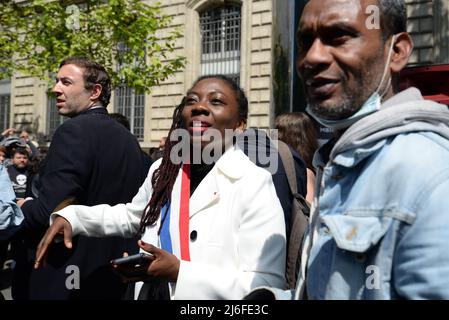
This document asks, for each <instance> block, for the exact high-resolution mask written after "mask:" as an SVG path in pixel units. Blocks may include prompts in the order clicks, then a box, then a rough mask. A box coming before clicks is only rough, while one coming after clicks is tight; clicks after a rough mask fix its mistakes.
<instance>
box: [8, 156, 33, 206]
mask: <svg viewBox="0 0 449 320" xmlns="http://www.w3.org/2000/svg"><path fill="white" fill-rule="evenodd" d="M11 159H12V165H11V166H9V167H8V174H9V178H10V180H11V183H12V186H13V189H14V193H15V194H16V199H17V200H20V199H25V198H26V189H27V182H28V178H29V172H28V168H29V167H28V165H29V156H28V151H27V150H26V149H25V148H17V149H14V151H13V152H12V158H11Z"/></svg>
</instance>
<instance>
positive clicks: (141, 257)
mask: <svg viewBox="0 0 449 320" xmlns="http://www.w3.org/2000/svg"><path fill="white" fill-rule="evenodd" d="M153 260H154V257H153V255H152V254H149V253H142V252H141V253H138V254H134V255H132V256H127V257H123V258H118V259H114V260H112V261H111V264H112V265H117V266H128V267H135V268H136V267H138V266H141V265H146V266H148V265H149V264H150V263H151V262H152V261H153Z"/></svg>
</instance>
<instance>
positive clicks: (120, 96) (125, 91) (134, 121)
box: [114, 85, 145, 141]
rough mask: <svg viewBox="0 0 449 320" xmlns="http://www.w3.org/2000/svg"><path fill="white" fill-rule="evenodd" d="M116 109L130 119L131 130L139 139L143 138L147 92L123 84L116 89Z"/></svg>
mask: <svg viewBox="0 0 449 320" xmlns="http://www.w3.org/2000/svg"><path fill="white" fill-rule="evenodd" d="M114 101H115V111H116V112H118V113H121V114H123V115H124V116H126V117H127V118H128V120H129V125H130V128H131V132H132V133H133V134H134V135H135V136H136V137H137V139H138V140H139V141H142V140H143V130H144V115H145V112H144V111H145V94H143V93H136V92H135V90H133V89H131V88H129V87H127V86H124V85H121V86H119V87H117V88H116V89H115V100H114Z"/></svg>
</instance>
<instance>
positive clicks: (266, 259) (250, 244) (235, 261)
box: [35, 75, 286, 299]
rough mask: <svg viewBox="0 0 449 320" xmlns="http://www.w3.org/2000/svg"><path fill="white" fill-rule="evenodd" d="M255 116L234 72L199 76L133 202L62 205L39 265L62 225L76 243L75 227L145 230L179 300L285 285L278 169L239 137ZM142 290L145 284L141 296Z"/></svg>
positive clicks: (157, 271) (154, 267)
mask: <svg viewBox="0 0 449 320" xmlns="http://www.w3.org/2000/svg"><path fill="white" fill-rule="evenodd" d="M247 114H248V101H247V99H246V97H245V94H244V93H243V91H242V89H241V88H240V87H239V86H238V85H236V84H235V83H234V82H233V81H232V80H230V79H229V78H227V77H224V76H221V75H214V76H205V77H202V78H199V79H198V80H197V81H196V82H195V83H194V85H193V86H192V88H191V89H190V90H189V91H188V92H187V95H186V97H184V98H183V101H182V103H181V104H180V105H179V106H178V107H177V108H176V109H175V111H174V115H173V124H172V127H171V129H170V132H169V137H170V138H169V139H167V143H166V148H165V150H164V156H163V158H162V159H160V160H159V161H157V162H155V163H154V164H153V165H152V167H151V168H150V171H149V173H148V177H147V179H146V181H145V182H144V183H143V185H142V186H141V188H140V190H139V192H138V194H137V195H136V196H135V197H134V198H133V200H132V202H131V203H127V204H118V205H116V206H113V207H111V206H109V205H97V206H94V207H86V206H69V207H66V208H65V209H62V210H61V211H58V212H55V213H53V215H52V217H51V219H52V226H51V227H50V228H49V230H48V231H47V233H46V234H45V236H44V238H43V239H42V241H41V243H40V245H39V248H38V252H37V255H36V264H35V267H36V268H38V267H39V266H40V265H41V264H42V259H43V256H44V255H45V253H46V251H47V248H48V246H49V245H50V244H51V242H52V240H53V238H54V237H55V236H56V235H57V234H58V233H63V234H64V242H65V245H66V247H67V248H71V247H72V242H71V237H72V235H77V234H83V235H86V236H95V237H103V236H112V235H122V236H124V237H131V236H134V235H136V234H137V233H138V232H139V231H140V232H141V233H142V234H143V235H142V240H141V241H139V246H140V248H141V250H142V251H145V252H148V253H150V254H152V255H153V256H152V259H151V263H149V264H147V265H145V267H144V270H143V272H144V273H145V275H147V276H150V278H152V279H155V278H156V279H159V280H165V281H167V282H168V285H167V286H165V287H166V288H168V290H167V292H169V297H170V298H171V299H241V298H243V297H244V296H245V295H246V294H247V293H248V292H249V291H250V290H251V289H253V288H255V287H258V286H273V287H278V288H283V287H284V285H285V283H284V273H285V246H286V240H285V223H284V220H283V219H284V218H283V216H284V215H283V211H282V207H281V205H280V203H279V200H278V198H277V196H276V192H275V189H274V186H273V183H272V180H271V176H270V174H269V173H268V172H267V171H266V170H264V169H262V168H259V167H257V166H256V165H255V164H253V163H252V162H251V161H250V160H249V158H248V157H247V156H246V155H245V154H244V153H243V152H242V151H241V150H239V149H238V148H237V147H236V146H234V145H233V139H232V138H233V136H234V135H235V134H236V133H238V132H241V131H242V130H243V129H244V128H245V126H246V119H247ZM183 132H184V133H186V134H183ZM229 132H231V133H232V135H229ZM176 137H178V138H179V137H181V139H176ZM211 137H213V138H211ZM173 140H175V141H173ZM178 140H180V142H178ZM186 140H187V141H188V144H187V148H185V146H186V144H185V142H186ZM179 154H181V155H182V157H183V158H182V159H181V160H182V161H179V157H178V155H179ZM221 154H222V155H221ZM186 155H187V156H186ZM220 155H221V156H220ZM210 160H211V161H210ZM180 162H181V163H180ZM122 271H123V272H125V270H122ZM137 279H139V280H145V276H144V275H143V274H140V275H139V276H138V277H137ZM81 285H82V283H81ZM140 290H141V283H140V284H138V285H136V292H135V298H137V297H138V296H139V291H140Z"/></svg>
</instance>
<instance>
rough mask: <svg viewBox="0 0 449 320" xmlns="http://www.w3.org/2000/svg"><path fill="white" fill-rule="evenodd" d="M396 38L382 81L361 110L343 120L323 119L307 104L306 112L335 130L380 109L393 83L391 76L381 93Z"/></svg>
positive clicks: (394, 36) (392, 43)
mask: <svg viewBox="0 0 449 320" xmlns="http://www.w3.org/2000/svg"><path fill="white" fill-rule="evenodd" d="M395 40H396V35H393V36H392V39H391V45H390V50H389V51H388V58H387V64H386V65H385V69H384V72H383V74H382V78H381V79H380V83H379V85H378V87H377V89H376V90H375V91H374V92H373V94H372V95H371V96H370V97H369V98H368V99H367V100H366V101H365V103H364V104H363V105H362V107H361V108H360V109H359V111H357V112H356V113H354V114H353V115H352V116H350V117H349V118H346V119H341V120H328V119H323V118H321V117H320V116H318V115H316V114H315V113H314V112H313V111H312V109H311V108H310V106H307V108H306V112H307V113H308V114H310V115H311V116H312V117H313V118H314V119H315V120H316V121H318V122H319V123H320V124H322V125H323V126H325V127H328V128H332V129H334V130H340V129H344V128H348V127H349V126H351V125H352V124H354V123H355V122H357V121H358V120H360V119H361V118H363V117H365V116H367V115H369V114H371V113H373V112H376V111H377V110H379V109H380V107H381V105H382V98H383V97H384V95H385V94H386V93H387V91H388V88H389V87H390V84H391V77H390V78H389V80H388V84H387V86H386V87H385V89H384V90H383V92H382V94H379V90H380V89H381V87H382V84H383V82H384V80H385V76H386V75H387V71H388V67H389V63H388V61H390V58H391V54H392V52H393V45H394V41H395Z"/></svg>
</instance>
